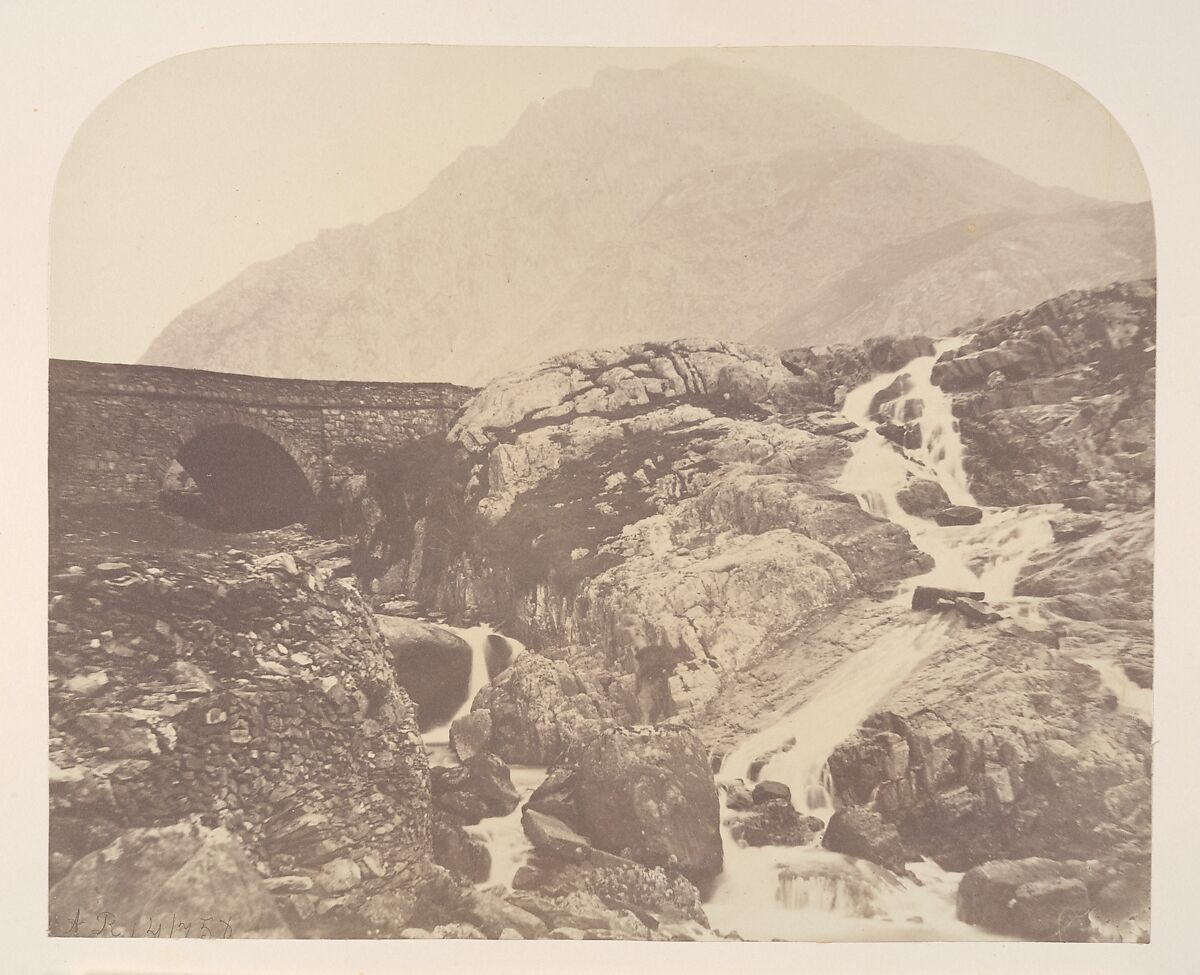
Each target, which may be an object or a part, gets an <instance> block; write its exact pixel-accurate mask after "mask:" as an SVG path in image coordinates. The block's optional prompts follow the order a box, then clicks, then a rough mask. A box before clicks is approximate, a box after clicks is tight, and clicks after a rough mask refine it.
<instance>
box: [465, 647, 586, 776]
mask: <svg viewBox="0 0 1200 975" xmlns="http://www.w3.org/2000/svg"><path fill="white" fill-rule="evenodd" d="M603 705H604V702H603V701H602V700H601V701H599V702H598V701H597V700H596V699H595V698H594V697H593V696H592V695H589V693H588V692H587V689H586V688H585V686H584V684H582V683H581V682H580V680H579V678H578V677H577V676H576V675H575V673H574V671H573V670H572V669H571V667H570V666H569V665H568V664H566V663H564V662H562V661H555V660H550V659H549V658H547V657H543V656H541V655H540V654H537V653H533V652H526V653H523V654H521V655H520V656H519V657H517V659H516V661H515V662H514V663H513V665H512V666H511V667H509V668H508V669H507V670H505V671H504V672H503V673H502V674H501V675H500V676H499V677H498V678H497V679H496V680H495V681H494V682H492V683H491V684H488V685H487V686H485V687H483V688H482V689H481V690H480V691H479V693H478V694H477V695H476V697H475V703H474V705H473V709H474V710H473V711H472V715H474V714H477V713H481V712H483V711H486V712H487V713H488V716H489V719H490V724H491V729H490V735H489V737H488V739H487V744H486V746H481V747H486V748H487V749H488V750H489V751H491V752H493V753H494V754H496V755H499V756H500V757H501V758H502V759H504V760H505V761H506V762H511V763H514V764H521V765H550V764H552V763H553V762H555V761H556V760H558V759H559V758H560V757H562V756H563V755H564V754H565V753H566V751H567V750H568V749H569V748H571V747H572V746H574V745H576V744H577V743H579V742H583V741H587V740H588V739H590V738H591V737H593V736H594V735H595V734H596V733H597V732H598V731H599V730H600V729H601V728H602V727H603V726H604V725H605V724H606V723H608V718H607V716H606V715H605V713H604V711H603Z"/></svg>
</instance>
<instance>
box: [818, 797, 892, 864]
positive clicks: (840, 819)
mask: <svg viewBox="0 0 1200 975" xmlns="http://www.w3.org/2000/svg"><path fill="white" fill-rule="evenodd" d="M823 843H824V846H825V848H826V849H827V850H833V851H834V852H835V853H845V854H848V855H849V856H852V857H858V858H859V859H861V860H870V861H872V862H873V863H878V864H879V865H880V866H884V867H887V868H888V869H889V870H892V871H894V872H896V873H904V872H905V870H906V868H905V866H904V864H905V861H907V860H908V859H910V857H909V854H908V851H907V850H906V849H905V847H904V842H903V841H902V840H901V839H900V834H899V832H897V830H896V827H895V826H892V825H891V824H890V823H886V822H884V820H883V817H882V816H880V815H879V813H877V812H874V811H872V810H870V809H863V808H860V807H856V806H849V807H847V808H845V809H839V810H837V811H836V812H835V813H834V814H833V815H832V816H830V817H829V825H828V826H827V827H826V828H825V838H824V840H823Z"/></svg>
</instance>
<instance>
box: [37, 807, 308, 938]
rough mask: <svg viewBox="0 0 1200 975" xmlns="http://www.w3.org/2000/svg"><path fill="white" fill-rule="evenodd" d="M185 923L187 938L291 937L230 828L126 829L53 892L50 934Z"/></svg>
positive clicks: (164, 930) (160, 931)
mask: <svg viewBox="0 0 1200 975" xmlns="http://www.w3.org/2000/svg"><path fill="white" fill-rule="evenodd" d="M77 918H82V923H78V922H77V920H76V919H77ZM181 923H182V924H183V925H184V926H186V927H187V928H188V931H187V932H182V936H190V937H212V938H291V937H293V935H292V932H291V930H289V928H288V925H287V923H286V922H285V921H284V918H283V915H282V914H281V913H280V911H279V908H278V907H277V906H276V903H275V899H274V898H273V897H272V895H271V893H270V892H269V891H268V890H267V888H266V886H265V885H264V884H263V880H262V877H260V876H259V875H258V873H257V871H256V870H255V869H254V865H253V864H252V863H251V862H250V859H249V858H248V857H247V856H246V852H245V850H244V849H243V848H242V845H241V844H240V843H239V842H238V841H237V839H236V838H235V837H234V836H232V835H231V834H230V833H229V831H228V830H225V829H207V828H204V827H201V826H196V825H194V824H191V823H178V824H177V825H174V826H166V827H153V828H143V829H134V830H129V831H128V832H125V833H122V834H121V835H120V836H118V837H117V839H115V840H114V841H113V842H112V843H110V844H109V845H108V846H106V847H105V848H104V849H102V850H97V851H95V852H93V853H89V854H88V855H87V856H85V857H84V858H82V859H81V860H79V861H78V862H76V863H75V865H74V866H73V867H72V868H71V870H70V872H69V873H68V874H67V875H66V876H65V877H64V878H63V879H62V880H60V881H59V882H58V883H56V884H55V885H54V886H53V887H52V888H51V890H50V933H51V934H52V935H72V934H78V935H96V936H101V935H103V936H106V937H118V936H119V937H169V936H176V937H178V936H181V932H178V931H174V930H171V929H172V927H173V926H175V927H178V926H179V925H180V924H181ZM76 925H77V926H76ZM168 930H171V934H168Z"/></svg>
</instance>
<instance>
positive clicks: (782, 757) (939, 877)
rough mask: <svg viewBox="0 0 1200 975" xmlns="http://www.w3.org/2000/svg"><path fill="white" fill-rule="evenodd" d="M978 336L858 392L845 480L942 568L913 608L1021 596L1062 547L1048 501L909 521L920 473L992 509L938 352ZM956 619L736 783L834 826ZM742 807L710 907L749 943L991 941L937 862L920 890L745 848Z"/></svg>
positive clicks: (726, 769) (858, 681)
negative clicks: (1037, 558)
mask: <svg viewBox="0 0 1200 975" xmlns="http://www.w3.org/2000/svg"><path fill="white" fill-rule="evenodd" d="M964 341H965V339H963V338H959V339H947V340H945V341H943V342H941V343H939V345H938V347H937V349H936V352H935V354H934V355H932V356H925V357H922V358H919V359H916V360H914V361H913V362H911V363H909V364H908V365H907V366H905V367H904V368H903V369H900V370H898V371H897V372H895V373H889V374H886V375H882V376H879V377H877V378H875V379H874V380H871V381H870V382H867V383H865V384H863V385H862V386H860V387H858V388H857V389H856V390H854V391H853V392H851V393H850V395H849V396H847V398H846V401H845V404H844V406H843V410H842V412H843V413H844V414H845V415H846V417H847V418H848V419H851V420H854V421H855V422H857V423H858V424H859V425H860V426H863V427H865V428H866V429H867V431H868V433H867V435H866V436H865V437H864V438H862V439H861V440H860V441H858V442H857V443H856V444H855V445H854V448H853V451H852V454H851V457H850V460H849V461H848V463H847V465H846V468H845V470H844V472H843V475H842V477H841V479H840V481H839V483H838V485H837V487H838V488H840V489H841V490H845V491H849V492H852V493H854V494H855V495H857V496H858V498H859V501H860V504H861V505H862V507H863V508H864V509H865V510H866V511H868V512H870V513H871V514H873V515H876V516H877V517H882V518H887V519H889V520H891V521H893V522H895V523H897V524H899V525H901V526H903V527H904V528H905V529H907V530H908V532H909V534H910V536H911V537H912V540H913V543H914V544H915V545H916V546H917V547H918V548H920V549H921V550H922V551H924V552H925V553H927V554H928V555H930V556H931V557H932V558H933V560H934V567H933V569H931V570H930V571H929V572H928V573H927V574H926V575H924V576H922V577H920V578H917V579H911V580H908V582H907V584H906V585H904V586H903V587H902V588H901V590H900V591H899V592H898V593H897V594H896V596H895V597H894V600H895V602H896V603H897V604H904V605H907V603H908V602H909V601H910V599H911V595H912V591H913V589H914V588H915V586H917V585H934V586H941V587H945V588H951V589H970V590H978V589H981V590H983V591H984V592H986V593H987V596H988V599H989V601H990V602H992V603H996V602H1003V601H1005V600H1007V599H1010V598H1011V597H1012V594H1013V588H1014V586H1015V584H1016V580H1017V575H1018V573H1019V572H1020V569H1021V567H1022V565H1024V564H1025V562H1026V561H1027V560H1028V558H1029V557H1030V555H1032V554H1033V553H1034V552H1036V551H1037V550H1038V549H1039V548H1041V547H1043V546H1045V545H1047V544H1048V543H1049V542H1050V541H1051V540H1052V537H1053V536H1052V533H1051V530H1050V526H1049V519H1050V512H1049V511H1048V510H1046V506H1041V507H1025V508H1015V509H985V510H984V516H983V519H982V521H981V522H980V523H979V524H978V525H974V526H956V527H941V526H938V525H937V524H936V523H935V522H933V521H930V520H927V519H924V518H919V517H915V516H913V515H910V514H908V513H907V512H905V511H904V509H903V508H902V507H901V506H900V503H899V501H898V497H897V496H898V494H899V492H900V491H901V490H903V489H904V488H905V487H907V486H908V484H909V483H910V481H911V480H912V479H913V478H923V479H927V480H935V481H936V482H937V483H938V484H940V485H941V487H942V489H943V490H944V491H945V493H946V495H947V497H948V498H949V499H950V501H951V503H953V504H962V505H972V506H976V507H978V506H979V505H978V504H977V502H976V501H975V499H974V498H973V496H972V495H971V492H970V489H969V487H968V485H967V478H966V473H965V469H964V465H963V445H962V440H961V438H960V437H959V433H958V424H957V421H956V420H955V418H954V415H953V412H952V409H951V402H950V398H949V397H948V396H947V395H946V394H945V393H943V392H942V390H941V389H939V388H938V387H937V386H935V385H933V383H932V381H931V375H932V371H933V366H934V363H935V362H936V361H937V358H938V356H939V355H940V354H941V353H943V352H945V351H947V350H949V349H953V348H956V347H957V346H958V345H960V344H962V342H964ZM898 378H899V379H900V380H901V383H902V389H903V392H902V393H901V395H900V397H899V398H898V399H897V401H896V404H895V407H894V413H895V415H896V416H898V417H901V418H906V419H907V418H911V417H919V421H920V430H921V443H920V446H919V447H917V448H914V449H913V450H912V451H911V453H905V452H903V451H901V450H899V449H898V448H897V447H896V446H895V445H894V444H892V443H891V442H890V441H888V440H886V439H885V438H884V437H882V436H880V435H879V434H878V433H877V432H875V431H874V427H875V423H874V422H873V421H872V418H871V416H870V413H871V406H872V402H873V400H874V399H875V397H876V395H877V394H878V393H879V392H880V391H882V390H884V389H887V388H888V387H889V386H891V385H892V383H893V382H895V381H896V380H897V379H898ZM952 625H953V623H952V621H951V620H950V619H949V618H946V617H944V616H937V615H935V616H928V617H926V616H922V617H919V618H913V619H912V620H911V621H910V622H907V623H905V624H903V625H902V626H899V627H897V628H895V629H893V630H891V631H890V632H889V633H887V634H885V635H884V636H882V637H881V638H879V639H878V640H876V641H875V642H874V643H873V644H871V645H870V646H867V647H865V648H863V649H862V650H859V651H858V652H856V653H854V654H853V655H852V656H850V657H848V658H847V659H845V660H844V661H843V662H842V663H840V664H839V665H837V666H836V667H835V668H834V669H833V671H832V672H830V673H829V674H828V675H826V676H825V677H824V678H823V679H821V680H820V681H819V682H818V683H817V684H816V685H814V686H813V687H811V688H810V689H808V690H807V692H806V694H805V699H804V700H803V701H801V702H799V703H798V705H797V706H796V707H794V708H793V709H792V710H790V711H789V712H788V713H786V714H783V715H782V716H780V717H779V718H778V720H776V721H775V722H774V723H773V724H770V725H769V726H767V727H766V728H764V729H763V730H762V731H760V732H759V733H758V734H756V735H753V736H752V737H750V738H749V739H747V740H746V741H744V742H742V743H741V745H739V746H738V747H737V748H735V749H734V750H733V751H732V752H731V753H730V754H729V755H728V756H727V757H726V758H725V760H724V762H723V763H722V767H721V772H720V776H721V778H722V779H723V780H725V781H731V780H735V779H742V780H744V781H749V780H750V779H751V778H752V776H751V767H752V764H753V763H762V761H763V759H764V757H766V762H765V764H762V765H761V768H760V769H759V770H758V774H757V776H756V777H757V778H759V779H771V780H775V781H779V782H783V783H784V784H786V785H787V786H788V787H789V788H790V789H791V791H792V799H793V803H794V805H795V806H796V808H797V809H798V810H799V811H800V812H802V813H806V814H809V815H816V816H819V817H821V818H822V819H826V820H827V819H828V817H829V815H830V814H831V812H832V811H833V797H832V796H831V790H830V783H829V779H828V772H827V769H826V762H827V761H828V758H829V756H830V754H831V753H832V752H833V750H834V749H835V748H836V747H837V745H838V744H839V743H840V742H842V741H843V740H845V739H846V738H847V737H849V736H850V735H852V734H853V733H854V732H855V730H857V728H858V727H859V726H860V725H861V723H862V722H863V720H865V719H866V718H867V717H869V716H870V714H871V713H872V712H873V711H875V710H876V709H877V708H878V707H879V705H880V704H881V703H882V702H883V701H885V700H886V699H887V697H888V695H889V694H891V693H892V692H893V691H895V690H896V689H897V688H898V687H899V686H900V685H901V684H902V683H903V682H904V680H905V679H906V678H907V677H908V676H909V675H910V674H912V673H913V672H914V671H915V670H916V669H917V668H918V667H919V666H920V664H921V663H922V662H923V661H924V660H926V659H927V658H928V657H929V656H930V655H931V654H933V653H934V652H936V651H937V650H938V649H939V648H941V647H942V646H943V645H944V641H945V639H946V636H947V633H948V632H949V630H950V628H951V626H952ZM737 815H738V814H737V813H732V812H729V811H728V810H725V809H722V820H723V826H722V831H723V840H724V845H725V871H724V873H723V874H722V876H721V878H720V879H719V881H718V883H717V884H716V886H715V888H714V890H713V893H712V895H711V897H710V899H709V901H708V902H707V903H706V905H705V909H706V911H707V912H708V915H709V918H710V920H711V921H712V922H713V924H714V926H717V927H720V928H723V929H725V930H737V931H738V932H739V933H740V934H741V935H742V936H743V937H751V938H757V939H770V938H782V939H787V940H842V939H847V940H866V939H883V940H910V939H919V940H929V939H938V940H956V939H964V938H966V939H971V940H978V939H980V938H981V937H986V936H987V935H986V934H984V933H983V932H981V931H980V930H979V929H977V928H973V927H970V926H969V925H966V924H963V923H962V922H960V921H958V920H957V918H956V917H955V910H954V899H955V893H956V891H957V886H958V880H959V876H958V875H956V874H949V873H946V872H944V871H942V870H940V869H939V868H937V867H936V866H935V865H934V864H932V863H919V864H913V865H911V871H912V873H913V874H914V875H916V876H917V877H918V878H919V879H920V880H921V884H920V885H918V884H916V883H914V882H913V881H912V880H910V879H908V878H899V877H897V876H895V875H893V874H891V873H890V872H888V871H886V870H884V869H883V868H881V867H877V866H875V865H874V864H871V863H868V862H865V861H861V860H855V859H853V858H851V857H846V856H842V855H840V854H835V853H831V852H830V851H828V850H824V849H821V848H819V847H786V846H764V847H743V846H740V845H739V844H738V843H737V841H735V840H734V839H733V837H732V835H731V832H730V829H729V825H730V823H732V822H733V821H734V820H735V819H736V817H737Z"/></svg>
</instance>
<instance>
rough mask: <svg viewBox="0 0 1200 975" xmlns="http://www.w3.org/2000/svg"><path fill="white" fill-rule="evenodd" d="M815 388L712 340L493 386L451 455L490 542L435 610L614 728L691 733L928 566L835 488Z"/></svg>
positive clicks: (463, 421)
mask: <svg viewBox="0 0 1200 975" xmlns="http://www.w3.org/2000/svg"><path fill="white" fill-rule="evenodd" d="M804 388H805V386H804V380H803V379H802V378H801V377H798V376H796V375H794V374H793V373H792V372H791V371H789V370H788V369H787V368H785V367H784V366H783V364H782V363H781V361H780V360H779V358H778V357H777V356H776V355H775V354H774V353H771V352H770V351H768V350H765V349H761V348H756V347H752V346H738V345H733V344H730V343H723V342H712V341H702V340H680V341H675V342H668V343H661V344H649V345H644V346H627V347H624V348H619V349H606V350H595V351H589V352H580V353H572V354H569V355H563V356H558V357H556V358H552V359H550V360H548V361H547V362H546V363H544V364H543V365H542V366H540V367H538V368H536V369H532V370H528V371H525V372H519V373H513V374H511V375H508V376H505V377H503V378H502V379H500V380H497V381H496V382H494V383H492V384H491V385H490V386H489V387H487V388H486V389H485V390H483V391H482V392H481V393H480V395H479V396H478V397H476V399H475V400H473V401H472V402H471V403H470V404H469V405H468V407H467V408H466V409H465V410H464V412H463V414H462V415H461V417H460V418H459V420H458V422H457V424H456V426H455V428H454V429H453V430H452V431H451V434H450V436H449V440H450V443H451V444H452V445H453V446H454V447H455V448H457V449H460V450H462V451H463V452H465V455H466V458H467V463H468V464H469V465H470V469H471V475H470V479H469V483H470V487H469V489H468V491H467V509H468V510H469V511H471V512H472V513H473V514H474V515H475V516H476V517H477V522H476V524H477V526H478V527H477V530H476V531H475V532H474V534H473V535H472V536H471V537H469V538H466V539H464V540H463V543H462V548H463V549H464V552H465V554H464V555H463V556H462V557H461V558H460V559H459V560H458V561H457V563H456V564H455V565H454V566H452V567H451V568H450V571H449V572H448V573H447V578H446V579H445V580H444V581H440V582H439V583H438V591H437V592H436V594H435V596H434V597H432V598H433V599H434V600H435V601H437V602H439V603H440V604H441V605H443V606H446V608H448V609H449V608H455V609H459V608H463V607H466V606H477V607H479V608H480V610H481V611H482V612H486V613H493V614H494V615H496V616H497V617H501V618H506V619H510V620H513V630H512V632H513V633H514V635H516V636H519V637H521V639H522V640H524V641H525V642H526V643H528V644H530V645H531V646H548V647H555V648H558V650H556V654H558V653H559V652H561V655H562V656H563V657H565V658H566V659H569V660H570V661H571V662H572V664H573V665H574V666H576V669H577V670H578V671H580V672H583V671H586V672H587V673H589V674H591V675H592V676H594V677H596V678H597V679H600V678H603V683H602V685H601V691H602V692H603V693H604V694H605V695H606V696H607V697H608V698H609V699H610V700H611V701H612V702H613V704H614V707H615V709H616V712H617V715H616V716H618V717H620V718H621V719H622V720H625V721H628V722H635V723H636V722H654V721H658V720H661V719H664V718H667V717H670V716H671V715H673V714H679V715H681V716H684V717H686V718H688V719H689V720H691V719H694V718H695V717H696V716H697V715H698V714H699V713H700V712H701V711H702V710H703V709H704V707H705V706H707V705H708V704H709V703H710V702H711V701H712V700H713V699H714V698H715V697H716V696H717V694H718V692H719V688H720V687H721V685H722V682H723V681H725V680H727V679H728V678H729V677H730V675H731V674H733V673H735V672H736V671H737V670H738V669H739V668H741V667H744V666H745V665H746V664H747V663H748V662H750V661H752V660H753V659H754V658H755V656H756V655H757V654H759V653H760V652H762V650H763V649H764V648H765V647H769V646H771V645H773V644H774V643H775V642H776V641H777V640H778V639H779V638H780V637H781V636H782V635H783V634H785V633H787V632H790V631H792V630H794V629H795V628H796V627H798V626H801V625H803V623H804V622H805V621H807V620H808V619H811V618H813V617H816V616H817V615H819V614H822V613H825V612H827V611H829V610H830V609H832V608H834V607H837V606H839V605H841V604H843V603H845V602H847V601H848V600H850V599H852V598H855V597H857V596H858V594H859V593H860V591H861V590H862V589H868V590H874V589H876V588H884V587H887V586H888V585H889V584H891V583H893V582H894V581H895V580H897V579H899V578H903V577H904V576H906V575H911V574H915V573H918V572H921V571H924V570H926V569H928V568H929V566H930V561H929V559H928V557H927V556H924V555H923V554H922V553H920V552H919V551H918V550H916V549H915V548H914V546H913V545H912V543H911V540H910V539H909V537H908V534H907V532H905V531H904V530H903V529H902V528H900V527H898V526H897V525H894V524H892V523H890V522H887V521H884V520H881V519H876V518H873V517H871V516H870V515H868V514H866V513H865V512H863V511H862V510H861V508H860V507H859V505H858V504H857V502H856V499H855V498H853V497H851V496H848V495H845V494H843V493H841V492H838V491H836V490H834V489H833V488H832V487H831V486H830V485H831V483H832V482H833V481H834V480H835V479H836V477H837V476H838V475H839V474H840V471H841V467H842V464H843V463H844V461H845V458H846V457H847V455H848V451H849V447H848V444H849V435H850V433H852V432H854V431H851V430H847V429H845V428H846V427H847V426H849V427H853V424H851V423H849V421H846V420H845V418H841V420H840V422H832V421H829V422H827V421H826V420H824V419H822V418H821V413H820V411H816V412H814V411H812V410H805V409H804V408H803V402H804V397H805V395H806V394H805V393H804ZM835 419H836V418H835ZM855 430H857V428H855ZM517 666H518V667H519V661H518V663H517ZM502 678H503V675H502ZM496 717H497V716H496V715H495V714H493V720H495V719H496ZM514 760H515V759H514Z"/></svg>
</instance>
